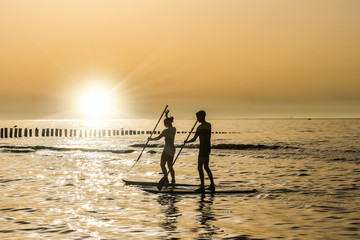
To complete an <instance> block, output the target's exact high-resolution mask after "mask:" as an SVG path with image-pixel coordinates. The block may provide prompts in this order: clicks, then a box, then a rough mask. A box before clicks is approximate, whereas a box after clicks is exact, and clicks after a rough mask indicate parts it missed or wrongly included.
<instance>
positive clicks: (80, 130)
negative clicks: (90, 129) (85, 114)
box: [79, 129, 83, 138]
mask: <svg viewBox="0 0 360 240" xmlns="http://www.w3.org/2000/svg"><path fill="white" fill-rule="evenodd" d="M79 132H80V136H79V137H81V138H82V135H83V131H82V129H79Z"/></svg>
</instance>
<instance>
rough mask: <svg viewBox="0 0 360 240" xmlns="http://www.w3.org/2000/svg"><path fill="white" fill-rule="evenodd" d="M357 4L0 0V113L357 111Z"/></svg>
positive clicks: (322, 0)
mask: <svg viewBox="0 0 360 240" xmlns="http://www.w3.org/2000/svg"><path fill="white" fill-rule="evenodd" d="M359 26H360V1H359V0H301V1H300V0H299V1H289V0H221V1H220V0H217V1H214V0H198V1H194V0H181V1H180V0H179V1H177V0H172V1H169V0H166V1H165V0H156V1H155V0H128V1H122V0H53V1H49V0H31V1H23V0H1V1H0V34H1V37H0V56H1V57H0V83H1V87H0V89H1V94H0V118H1V119H58V118H60V119H72V118H80V117H81V116H82V115H81V113H80V110H79V106H78V105H79V101H81V100H79V98H80V96H81V95H82V94H83V92H84V91H86V89H88V88H89V87H91V86H94V85H95V86H99V87H100V86H101V87H104V88H106V89H109V91H110V94H111V99H112V100H111V101H112V104H113V105H114V106H113V107H114V108H115V110H114V109H113V110H112V113H111V116H109V117H112V118H123V117H126V118H129V117H130V118H143V117H144V118H156V117H158V116H159V115H160V113H161V111H162V109H163V108H164V107H165V105H166V104H169V107H170V109H171V111H172V114H173V115H174V116H175V118H181V119H192V118H194V116H193V115H194V113H195V112H196V111H197V110H200V109H204V110H206V111H207V113H208V117H209V118H213V119H215V118H217V119H221V118H237V117H290V116H292V117H360V27H359Z"/></svg>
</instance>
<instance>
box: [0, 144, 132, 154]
mask: <svg viewBox="0 0 360 240" xmlns="http://www.w3.org/2000/svg"><path fill="white" fill-rule="evenodd" d="M0 148H1V149H2V151H3V152H13V153H28V152H36V151H39V150H51V151H81V152H110V153H133V152H134V150H132V149H127V150H112V149H97V148H71V147H51V146H0Z"/></svg>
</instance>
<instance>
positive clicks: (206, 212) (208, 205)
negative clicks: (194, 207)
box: [198, 195, 220, 239]
mask: <svg viewBox="0 0 360 240" xmlns="http://www.w3.org/2000/svg"><path fill="white" fill-rule="evenodd" d="M213 202H214V196H213V195H211V196H210V198H209V199H208V200H206V199H205V195H202V196H201V199H200V201H199V209H198V211H199V212H200V213H201V215H200V218H199V223H200V225H201V228H203V229H204V230H205V232H202V233H201V234H200V236H199V239H207V237H211V236H214V235H215V234H216V232H217V231H219V230H220V229H219V228H218V227H216V226H214V225H212V224H211V223H212V222H215V221H216V218H215V215H214V213H213V211H212V204H213Z"/></svg>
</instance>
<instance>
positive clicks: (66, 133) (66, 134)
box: [64, 129, 68, 137]
mask: <svg viewBox="0 0 360 240" xmlns="http://www.w3.org/2000/svg"><path fill="white" fill-rule="evenodd" d="M67 131H68V130H67V129H64V137H67V136H68V132H67Z"/></svg>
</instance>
